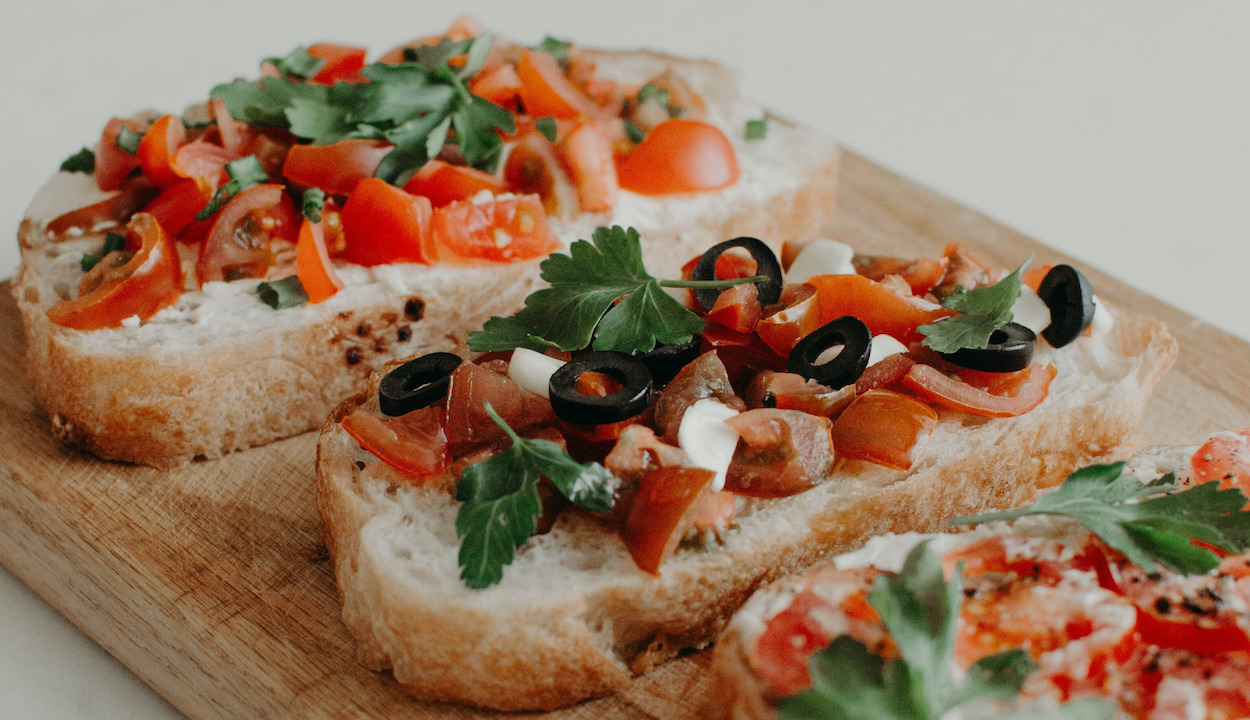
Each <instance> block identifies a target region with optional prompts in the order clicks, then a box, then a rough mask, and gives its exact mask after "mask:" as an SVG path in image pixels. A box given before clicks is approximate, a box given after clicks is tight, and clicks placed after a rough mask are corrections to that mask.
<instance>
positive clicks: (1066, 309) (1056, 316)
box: [1037, 265, 1094, 348]
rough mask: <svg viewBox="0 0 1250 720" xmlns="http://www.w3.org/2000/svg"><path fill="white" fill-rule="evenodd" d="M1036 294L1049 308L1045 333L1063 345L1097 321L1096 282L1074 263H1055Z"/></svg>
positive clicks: (1047, 337) (1054, 343)
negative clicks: (1048, 322)
mask: <svg viewBox="0 0 1250 720" xmlns="http://www.w3.org/2000/svg"><path fill="white" fill-rule="evenodd" d="M1037 296H1038V297H1040V298H1041V299H1042V302H1044V303H1046V307H1048V308H1050V325H1048V326H1046V329H1045V330H1043V331H1042V337H1044V338H1046V342H1048V343H1050V346H1051V347H1057V348H1061V347H1063V346H1064V345H1067V344H1068V343H1070V342H1072V341H1073V340H1075V339H1077V338H1078V337H1080V336H1081V333H1083V332H1085V329H1086V328H1088V327H1089V325H1090V323H1092V322H1094V286H1093V285H1091V284H1090V283H1089V280H1088V279H1087V278H1086V277H1085V275H1083V274H1082V273H1081V271H1080V270H1077V269H1076V268H1074V267H1072V266H1071V265H1056V266H1054V267H1053V268H1051V269H1050V272H1048V273H1046V277H1045V278H1043V279H1042V284H1041V285H1039V286H1038V288H1037Z"/></svg>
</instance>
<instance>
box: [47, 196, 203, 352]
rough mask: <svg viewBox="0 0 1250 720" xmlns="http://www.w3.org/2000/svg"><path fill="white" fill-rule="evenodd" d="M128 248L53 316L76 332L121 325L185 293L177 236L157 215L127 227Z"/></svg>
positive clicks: (114, 255) (115, 255)
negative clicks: (167, 229)
mask: <svg viewBox="0 0 1250 720" xmlns="http://www.w3.org/2000/svg"><path fill="white" fill-rule="evenodd" d="M126 231H127V233H126V249H125V250H118V251H114V252H112V253H109V254H108V255H106V256H105V257H104V258H102V259H101V260H100V262H98V263H97V264H96V266H95V267H94V268H92V269H91V271H90V272H88V273H87V274H86V275H85V276H84V277H83V279H82V282H81V283H79V286H78V292H79V294H78V297H77V298H75V299H73V300H62V301H61V302H59V303H57V304H55V305H53V306H52V307H51V308H49V309H48V319H49V320H51V321H52V322H54V323H56V324H57V325H62V326H64V327H69V328H74V329H76V330H98V329H100V328H117V327H121V326H122V321H123V320H125V319H126V318H128V317H132V316H135V315H137V316H139V319H140V320H147V319H148V318H150V317H152V316H153V315H155V314H156V313H157V312H159V311H160V310H162V309H164V308H167V307H169V306H170V305H173V304H174V303H175V302H177V300H178V298H179V297H180V296H181V295H182V287H183V285H182V282H183V280H182V264H181V263H180V262H179V261H178V249H177V248H176V247H175V246H174V243H173V240H171V239H170V237H169V235H167V234H166V233H165V231H164V230H162V229H161V225H160V223H158V222H157V221H156V219H155V218H153V217H152V216H151V215H148V214H146V213H139V214H137V215H135V216H134V217H133V218H131V220H130V223H129V224H128V225H127V226H126Z"/></svg>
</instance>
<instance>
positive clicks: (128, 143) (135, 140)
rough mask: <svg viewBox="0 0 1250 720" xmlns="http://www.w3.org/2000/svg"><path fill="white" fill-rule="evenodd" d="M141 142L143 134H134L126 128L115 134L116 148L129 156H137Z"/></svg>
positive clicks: (123, 127)
mask: <svg viewBox="0 0 1250 720" xmlns="http://www.w3.org/2000/svg"><path fill="white" fill-rule="evenodd" d="M141 142H143V133H141V132H135V131H134V130H131V129H130V128H128V127H126V126H124V125H123V126H122V129H121V130H119V131H118V132H117V147H119V148H121V149H122V150H125V151H126V152H127V153H129V154H131V155H138V154H139V143H141Z"/></svg>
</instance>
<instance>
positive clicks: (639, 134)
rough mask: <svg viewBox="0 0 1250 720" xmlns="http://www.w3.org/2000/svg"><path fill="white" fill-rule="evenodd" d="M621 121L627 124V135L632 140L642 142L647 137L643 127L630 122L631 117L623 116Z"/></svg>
mask: <svg viewBox="0 0 1250 720" xmlns="http://www.w3.org/2000/svg"><path fill="white" fill-rule="evenodd" d="M621 123H622V124H623V125H624V126H625V136H626V137H628V138H629V140H630V142H636V143H640V142H642V141H643V138H645V137H647V134H646V133H645V132H643V131H642V128H640V127H638V126H637V125H635V124H633V123H632V122H630V121H629V118H621Z"/></svg>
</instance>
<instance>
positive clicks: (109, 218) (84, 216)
mask: <svg viewBox="0 0 1250 720" xmlns="http://www.w3.org/2000/svg"><path fill="white" fill-rule="evenodd" d="M159 193H160V188H158V187H156V186H155V185H153V184H151V183H149V182H148V181H147V180H139V181H137V182H133V183H130V184H129V185H127V186H126V188H125V189H124V190H121V191H119V192H116V193H113V194H112V195H110V196H109V197H107V198H105V199H103V200H101V201H99V202H95V203H92V204H90V205H87V206H85V207H80V208H78V209H76V210H70V211H69V212H67V213H65V214H64V215H58V216H57V217H55V218H53V219H52V220H51V221H50V222H49V223H48V227H47V228H46V231H47V233H48V236H49V237H51V238H59V237H63V236H65V235H69V234H72V233H77V234H82V233H89V232H103V231H105V230H110V229H112V228H115V227H118V226H119V225H122V224H123V223H125V222H126V221H127V220H129V219H130V217H131V216H132V215H134V214H135V213H136V212H138V211H139V210H140V209H141V208H142V207H143V206H145V205H147V204H148V203H149V202H150V201H151V200H152V198H155V197H156V196H157V194H159Z"/></svg>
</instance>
